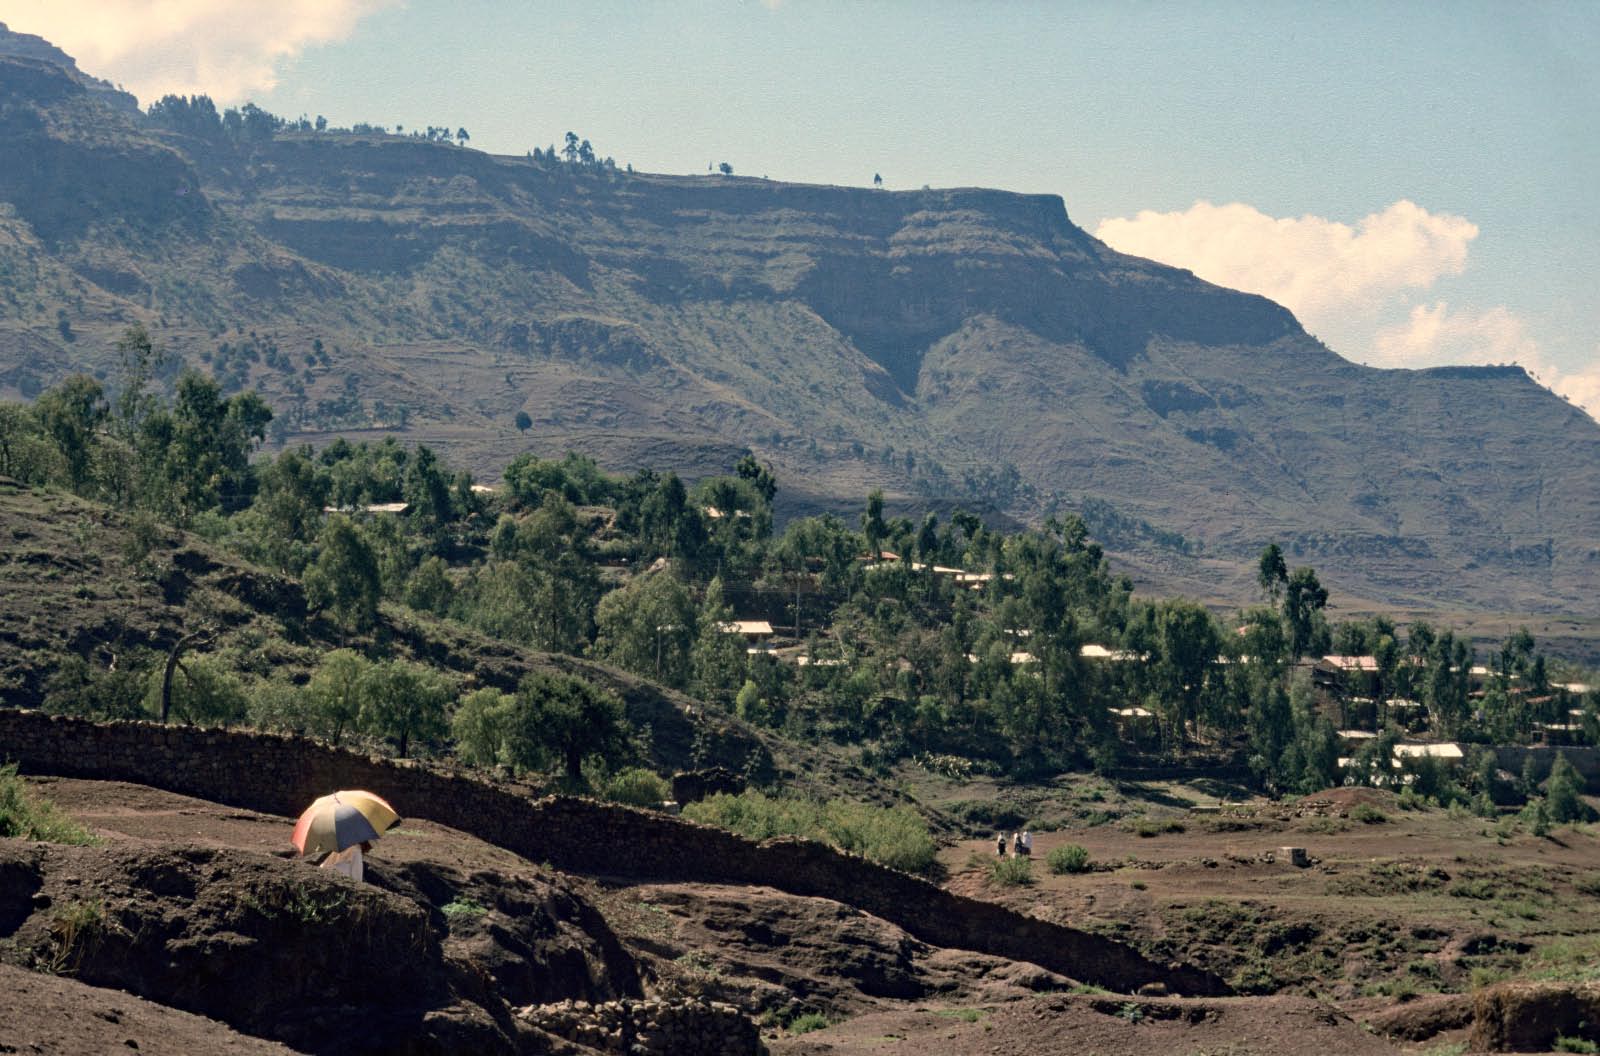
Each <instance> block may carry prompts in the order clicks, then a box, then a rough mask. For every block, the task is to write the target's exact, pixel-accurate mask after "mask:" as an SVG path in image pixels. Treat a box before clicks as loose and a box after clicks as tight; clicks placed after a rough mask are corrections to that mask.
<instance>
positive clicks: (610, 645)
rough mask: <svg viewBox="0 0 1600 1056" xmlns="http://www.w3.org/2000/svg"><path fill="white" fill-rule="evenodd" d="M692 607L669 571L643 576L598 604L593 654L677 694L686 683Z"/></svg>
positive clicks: (692, 640)
mask: <svg viewBox="0 0 1600 1056" xmlns="http://www.w3.org/2000/svg"><path fill="white" fill-rule="evenodd" d="M695 615H696V614H695V605H694V599H693V598H692V597H691V596H690V594H689V591H688V588H686V587H685V586H684V585H683V583H682V581H680V580H679V579H678V577H677V576H675V575H673V574H672V573H671V572H670V571H660V572H648V573H646V574H644V575H642V576H637V577H635V578H634V579H633V580H632V581H631V582H630V583H629V584H628V585H627V586H625V587H623V588H622V589H620V590H614V591H612V592H611V593H610V594H607V595H606V596H605V597H604V598H601V599H600V607H599V611H598V612H597V613H596V614H595V623H596V624H597V626H598V628H599V636H598V637H597V638H596V639H595V651H596V652H597V653H598V654H599V655H600V656H602V657H604V658H605V659H607V660H609V661H611V662H612V663H614V664H617V665H618V666H620V667H625V668H627V669H628V670H629V671H632V672H634V673H635V674H640V675H645V676H646V677H650V678H654V679H655V680H656V681H658V682H663V683H665V684H666V685H669V686H672V687H674V688H676V689H682V688H684V686H685V685H687V683H688V679H689V673H690V662H689V652H690V646H691V643H693V642H694V640H695Z"/></svg>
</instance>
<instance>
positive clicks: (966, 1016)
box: [934, 1008, 986, 1023]
mask: <svg viewBox="0 0 1600 1056" xmlns="http://www.w3.org/2000/svg"><path fill="white" fill-rule="evenodd" d="M985 1014H986V1013H985V1012H984V1011H983V1009H981V1008H941V1009H939V1010H938V1011H936V1012H935V1013H934V1015H936V1016H943V1017H944V1018H945V1019H959V1020H961V1022H963V1023H976V1022H978V1020H980V1019H982V1018H983V1017H984V1015H985Z"/></svg>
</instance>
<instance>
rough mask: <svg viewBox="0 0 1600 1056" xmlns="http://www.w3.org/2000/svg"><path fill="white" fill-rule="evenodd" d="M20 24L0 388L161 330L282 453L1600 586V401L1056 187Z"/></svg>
mask: <svg viewBox="0 0 1600 1056" xmlns="http://www.w3.org/2000/svg"><path fill="white" fill-rule="evenodd" d="M18 39H19V38H18V37H17V36H16V35H8V34H4V33H0V158H3V159H6V160H0V394H4V395H13V396H14V395H16V394H21V395H32V394H33V393H35V392H37V391H38V390H39V388H40V387H41V386H44V385H48V384H50V383H52V382H54V381H55V380H57V379H59V378H60V377H61V376H63V375H64V374H65V373H67V372H69V371H70V370H73V369H79V368H84V367H88V368H91V369H99V370H101V371H112V370H114V364H113V363H112V354H111V352H110V346H111V343H112V340H113V339H114V337H115V335H116V334H117V333H118V332H119V331H120V330H121V328H122V327H123V326H125V325H126V324H127V323H128V322H131V321H133V320H135V319H140V320H145V321H147V322H148V323H149V324H150V325H151V326H152V328H153V330H154V331H155V333H156V335H157V338H158V340H159V341H160V342H161V343H162V344H163V345H164V346H165V347H166V348H168V349H169V350H171V351H173V352H175V353H177V354H178V355H180V356H182V357H184V358H186V359H187V360H189V361H190V362H192V363H196V364H198V365H204V366H207V367H208V368H209V369H211V370H213V371H214V372H215V373H217V374H218V376H219V377H222V378H223V379H224V380H225V381H226V383H227V384H229V385H230V386H239V385H245V384H249V385H254V386H256V387H258V388H260V389H261V390H262V391H263V392H264V393H265V394H266V395H267V397H268V399H269V400H270V401H271V402H272V403H273V404H274V405H275V406H276V407H277V408H278V410H279V418H278V421H277V423H276V428H277V429H278V432H277V433H276V434H275V439H276V440H278V441H279V442H294V441H300V440H312V441H315V440H318V439H320V438H324V437H328V436H331V435H334V434H363V433H370V432H371V431H374V430H376V431H397V432H401V433H403V434H405V435H407V436H410V437H413V438H416V439H425V440H428V441H429V442H432V443H436V444H439V445H441V446H444V447H446V448H448V449H450V453H451V455H452V457H454V458H456V459H459V460H462V461H465V462H467V463H469V464H471V465H473V466H474V467H475V468H476V469H477V470H478V471H479V472H480V473H481V474H482V475H485V476H489V477H493V476H494V475H495V474H496V473H497V472H498V470H499V468H500V467H501V466H502V465H503V464H504V463H505V462H506V461H507V460H509V459H510V458H511V457H512V456H513V455H514V454H516V453H518V452H520V451H522V450H526V449H528V448H530V447H531V448H533V449H535V450H538V451H540V452H541V453H544V454H556V453H559V452H560V451H561V450H563V449H567V448H573V449H581V450H584V451H586V452H589V453H591V454H593V455H594V456H595V457H596V458H597V459H599V460H600V461H601V462H602V463H603V464H605V465H608V466H610V467H613V468H618V469H625V468H630V467H632V466H635V465H640V464H644V465H652V466H656V467H658V468H668V467H672V468H678V469H680V470H683V469H688V470H689V471H690V472H710V471H715V470H720V469H724V468H725V467H726V466H727V465H729V464H730V463H731V462H732V461H733V460H734V459H736V458H737V457H738V455H739V454H740V453H742V452H743V451H744V450H746V449H750V450H754V451H755V452H756V453H757V454H758V455H759V456H760V457H762V458H764V459H767V460H770V461H771V462H772V463H773V464H774V466H775V468H776V469H777V472H778V474H779V477H780V480H781V481H782V482H783V484H784V490H783V492H782V494H781V498H782V499H783V500H784V501H785V502H787V503H788V504H789V508H790V509H791V510H793V511H800V510H805V509H814V508H818V507H828V506H832V507H852V506H854V505H855V504H857V503H859V502H860V499H861V497H862V496H863V495H864V494H865V492H866V491H867V490H868V489H869V488H870V487H872V486H874V485H875V484H878V483H883V484H885V485H886V486H887V487H888V488H889V490H890V491H891V493H892V494H891V498H893V497H895V495H898V496H899V498H900V499H901V500H902V504H903V505H917V504H921V503H927V502H936V503H941V504H943V503H949V502H955V501H965V502H968V503H978V504H983V503H987V504H989V505H991V506H992V507H994V508H997V509H1002V510H1005V511H1007V512H1010V513H1012V514H1014V515H1018V516H1024V517H1032V516H1040V515H1042V514H1043V513H1044V512H1047V511H1048V510H1050V509H1053V508H1058V507H1066V508H1074V507H1076V506H1077V505H1078V504H1079V502H1080V500H1081V499H1082V498H1083V497H1084V496H1092V497H1095V498H1097V499H1100V500H1104V501H1105V502H1107V503H1109V504H1110V512H1109V514H1107V513H1106V510H1105V508H1104V507H1101V508H1100V509H1101V512H1102V517H1101V519H1100V522H1099V523H1096V522H1095V520H1094V518H1091V527H1093V528H1095V529H1096V532H1097V534H1098V535H1100V536H1101V537H1102V538H1105V539H1106V541H1107V542H1108V544H1109V546H1110V549H1111V550H1112V552H1113V553H1114V554H1116V555H1118V556H1119V557H1121V558H1122V559H1124V560H1125V561H1126V562H1127V563H1128V567H1130V568H1131V569H1132V570H1133V571H1134V572H1135V573H1136V575H1137V578H1139V579H1140V580H1141V581H1143V582H1146V583H1149V584H1151V585H1154V586H1157V587H1173V586H1177V587H1181V588H1183V589H1190V590H1194V591H1195V592H1197V593H1202V594H1205V595H1207V596H1209V597H1212V598H1214V599H1216V600H1221V599H1222V598H1226V597H1231V598H1232V599H1233V600H1242V599H1243V598H1244V597H1246V596H1247V595H1249V594H1250V593H1251V592H1252V588H1251V587H1250V584H1249V575H1248V562H1249V561H1251V560H1252V559H1253V557H1254V555H1255V554H1256V553H1257V552H1258V551H1259V549H1260V547H1261V546H1262V545H1263V544H1264V543H1265V542H1267V541H1271V540H1277V541H1281V542H1284V543H1285V544H1286V545H1287V549H1289V551H1290V552H1291V559H1292V560H1294V561H1296V562H1297V563H1314V564H1316V565H1317V566H1318V568H1319V571H1322V572H1323V573H1324V577H1325V578H1326V579H1328V580H1330V581H1332V582H1333V583H1335V584H1336V585H1338V586H1339V587H1340V588H1341V589H1342V590H1343V591H1345V592H1346V593H1347V595H1350V594H1353V595H1354V596H1355V597H1356V598H1357V599H1359V600H1360V601H1363V602H1369V603H1381V604H1388V605H1399V606H1407V607H1414V608H1421V609H1429V608H1432V609H1438V608H1452V609H1468V610H1470V609H1485V610H1519V611H1546V612H1562V611H1566V612H1580V611H1583V606H1584V604H1585V599H1587V598H1590V597H1592V596H1593V594H1594V592H1595V590H1596V589H1597V588H1600V425H1597V424H1596V423H1595V422H1594V421H1593V420H1592V419H1589V418H1588V417H1586V416H1585V415H1583V414H1582V413H1581V412H1579V411H1577V410H1575V409H1574V408H1572V407H1570V406H1569V405H1567V404H1565V403H1563V402H1562V401H1560V400H1559V399H1557V398H1556V397H1554V396H1552V395H1551V394H1550V393H1549V392H1547V391H1546V390H1544V389H1542V388H1540V387H1539V386H1537V385H1536V384H1534V383H1533V382H1532V381H1531V380H1530V379H1529V378H1528V377H1527V376H1526V375H1525V374H1524V373H1523V372H1522V371H1521V370H1520V369H1518V368H1453V369H1444V370H1431V371H1395V370H1389V371H1384V370H1375V369H1371V368H1366V367H1360V366H1356V365H1354V364H1351V363H1349V362H1347V361H1345V360H1343V359H1341V358H1339V357H1338V356H1337V355H1335V354H1334V353H1333V352H1331V351H1329V350H1328V349H1326V348H1325V347H1323V346H1322V345H1321V344H1319V343H1318V342H1316V341H1315V340H1314V339H1312V338H1311V337H1310V336H1309V335H1307V334H1306V333H1305V332H1304V331H1303V330H1302V329H1301V328H1300V326H1299V325H1298V324H1297V323H1296V322H1295V320H1294V319H1293V317H1292V316H1291V315H1290V314H1289V313H1288V312H1287V311H1285V310H1284V309H1283V308H1281V307H1279V306H1278V305H1275V304H1273V303H1271V302H1269V301H1267V300H1265V299H1263V298H1260V297H1255V296H1251V295H1246V294H1241V293H1237V292H1234V291H1229V290H1225V289H1221V288H1219V287H1216V286H1212V285H1210V284H1208V283H1205V282H1202V281H1200V280H1199V279H1197V278H1195V277H1194V276H1193V275H1192V274H1190V273H1188V272H1186V271H1181V270H1178V269H1173V268H1168V267H1164V266H1161V265H1158V264H1155V263H1152V262H1150V261H1145V260H1140V259H1138V258H1133V257H1128V256H1124V255H1122V254H1118V253H1116V252H1114V251H1112V250H1111V249H1109V248H1108V247H1106V246H1105V245H1103V244H1102V243H1100V242H1098V241H1096V240H1095V239H1093V238H1092V237H1090V236H1089V235H1088V234H1086V233H1085V232H1084V231H1082V230H1081V229H1080V228H1078V227H1076V226H1075V225H1073V224H1072V223H1071V221H1070V220H1069V219H1068V216H1067V213H1066V210H1065V208H1064V207H1063V203H1062V202H1061V200H1060V199H1059V198H1056V197H1054V196H1042V195H1034V196H1027V195H1015V194H1008V193H1004V192H999V191H987V190H975V189H964V190H938V191H935V190H927V191H919V192H904V193H888V192H881V191H866V190H856V189H849V188H838V187H815V186H803V185H793V184H784V183H777V182H771V181H766V180H758V179H735V178H728V177H687V178H680V177H664V176H651V175H634V174H628V173H622V172H619V171H616V170H614V169H608V168H605V167H585V166H573V165H565V164H560V163H555V162H533V161H531V160H529V159H520V158H501V157H492V156H489V155H485V154H481V153H478V152H475V151H470V150H464V149H460V148H457V147H454V146H450V145H446V144H441V143H434V142H428V141H425V140H419V139H413V138H409V137H398V136H392V135H390V136H385V135H377V134H362V135H357V134H352V133H333V132H325V133H314V132H309V131H306V132H296V131H287V130H282V129H280V130H278V131H277V132H276V133H275V134H272V133H270V131H258V132H256V133H251V132H249V130H248V129H246V130H245V131H244V132H242V133H236V134H224V132H223V129H222V127H221V126H220V125H218V126H216V128H215V129H212V128H211V127H210V126H207V125H205V124H203V123H200V124H194V125H192V126H184V127H186V128H188V130H187V131H176V130H175V127H174V122H171V121H168V122H166V123H165V124H163V123H161V122H157V121H155V120H152V119H150V118H146V117H143V116H141V115H139V114H138V113H137V111H135V110H131V109H129V108H128V107H127V106H126V105H123V104H121V103H120V102H119V98H120V97H117V96H113V95H109V94H108V93H107V92H106V91H105V90H103V88H96V87H95V86H94V85H93V84H91V83H90V82H89V81H88V79H87V78H84V77H83V75H81V74H79V73H77V72H76V70H75V69H73V68H71V67H69V66H67V65H64V64H63V62H62V60H61V59H60V58H54V57H52V56H51V55H49V54H46V53H45V52H44V50H43V49H42V48H41V47H40V44H33V45H29V46H28V47H23V46H22V45H20V44H17V43H16V41H17V40H18ZM29 39H33V40H36V38H29ZM40 43H42V42H40ZM45 47H46V48H47V47H48V46H45ZM19 52H25V53H26V54H22V55H18V54H17V53H19ZM57 54H59V53H57ZM519 411H521V412H525V413H527V414H528V415H529V416H530V417H531V418H532V420H533V423H534V424H533V427H532V428H531V430H529V431H528V432H527V433H522V432H519V431H518V430H517V429H516V427H515V425H514V420H515V417H516V415H517V413H518V412H519ZM1170 533H1176V534H1170ZM1177 535H1181V536H1182V537H1183V540H1184V542H1185V544H1186V545H1181V546H1175V545H1173V544H1174V543H1175V541H1176V536H1177ZM1163 544H1167V545H1163Z"/></svg>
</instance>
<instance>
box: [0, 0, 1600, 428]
mask: <svg viewBox="0 0 1600 1056" xmlns="http://www.w3.org/2000/svg"><path fill="white" fill-rule="evenodd" d="M0 21H3V22H6V23H8V24H9V25H10V26H11V28H12V29H15V30H18V31H21V32H30V33H38V34H40V35H42V36H45V37H46V38H48V39H50V40H51V41H52V42H54V43H56V44H57V45H59V46H60V47H62V48H63V49H65V50H66V51H67V52H68V53H70V54H72V55H74V56H75V57H76V58H77V59H78V62H79V65H80V66H81V67H82V68H83V69H84V70H85V71H87V72H89V73H92V74H94V75H96V76H100V77H104V78H106V79H108V80H111V81H114V82H117V83H120V84H122V85H124V86H125V87H127V88H128V89H129V90H131V91H133V92H134V93H136V94H137V95H138V96H139V97H140V99H141V101H143V102H145V103H146V104H148V103H149V102H150V101H151V100H152V99H155V98H157V97H159V96H160V95H162V94H165V93H167V92H178V93H196V92H204V93H207V94H209V95H211V96H212V97H213V98H214V99H216V100H217V101H218V102H219V103H228V104H235V105H236V104H239V103H242V102H244V101H246V100H250V101H254V102H256V103H257V104H258V105H260V106H263V107H265V108H266V109H268V110H271V111H273V112H274V113H278V114H282V115H284V116H289V117H295V116H299V115H301V114H305V115H307V116H311V117H315V116H317V115H319V114H320V115H324V116H326V117H327V118H328V120H329V121H330V122H331V123H333V124H335V125H349V124H352V123H355V122H358V121H366V122H370V123H372V124H382V125H388V126H391V127H392V126H394V125H396V124H401V125H404V126H405V127H406V128H407V129H410V128H412V127H422V126H426V125H448V126H449V127H451V128H457V127H464V128H466V129H467V130H468V133H469V134H470V136H471V143H470V145H471V146H472V147H473V148H475V149H480V150H487V151H491V152H494V153H506V154H518V155H520V154H522V153H524V152H525V151H527V150H529V149H531V148H533V147H536V146H547V145H549V144H551V143H555V142H558V141H559V140H560V139H561V137H562V135H563V134H564V133H565V132H566V131H568V130H569V129H570V130H573V131H576V132H577V133H578V134H579V135H580V136H583V137H585V138H587V139H589V140H591V141H592V142H593V143H594V146H595V148H596V150H597V151H598V153H599V154H600V155H601V156H602V157H604V156H606V155H610V156H613V157H614V158H615V159H616V161H617V163H618V164H619V165H623V164H629V163H631V164H632V165H633V166H634V167H635V168H637V169H642V170H645V171H651V172H668V173H702V172H705V171H706V169H707V167H708V166H709V165H711V164H713V163H719V162H723V161H726V162H728V163H729V164H731V165H732V166H733V167H734V170H735V171H736V172H737V173H739V174H742V175H754V176H770V177H771V178H773V179H784V180H795V181H806V182H818V183H839V184H850V185H855V186H866V185H870V184H871V182H872V178H873V175H874V174H882V176H883V179H884V185H885V187H886V188H888V189H890V190H894V189H908V188H918V187H922V186H924V185H929V186H934V187H950V186H986V187H998V188H1002V189H1006V190H1014V191H1022V192H1029V193H1049V194H1057V195H1060V196H1061V197H1062V198H1063V200H1064V201H1065V203H1066V207H1067V211H1068V214H1069V215H1070V216H1071V218H1072V219H1073V221H1074V222H1075V223H1077V224H1078V225H1079V226H1081V227H1083V228H1085V229H1086V230H1088V231H1089V232H1090V233H1092V234H1094V235H1096V236H1097V237H1099V238H1101V239H1102V240H1104V241H1106V242H1107V243H1109V244H1110V245H1111V246H1113V247H1114V248H1116V249H1119V250H1122V251H1125V252H1129V253H1135V254H1138V255H1140V256H1146V257H1151V258H1153V259H1156V260H1160V261H1163V262H1165V263H1169V264H1174V265H1177V266H1180V267H1185V268H1189V269H1191V270H1192V271H1194V272H1195V273H1196V274H1197V275H1199V276H1201V277H1202V278H1205V279H1208V280H1211V281H1213V282H1218V283H1221V284H1223V285H1227V286H1232V287H1235V288H1238V289H1244V290H1249V291H1251V292H1255V293H1261V294H1264V295H1266V296H1268V297H1271V298H1273V299H1274V300H1276V301H1278V302H1280V303H1282V304H1284V305H1285V306H1287V307H1288V308H1289V309H1290V310H1292V311H1293V312H1294V313H1295V314H1296V316H1297V317H1298V318H1299V319H1300V321H1301V323H1302V324H1303V325H1304V326H1305V327H1306V329H1307V330H1309V331H1310V332H1311V333H1313V334H1315V335H1316V336H1317V337H1319V338H1321V339H1322V340H1323V341H1324V342H1325V343H1326V344H1327V345H1328V346H1329V347H1331V348H1333V349H1334V351H1336V352H1338V353H1340V354H1341V355H1344V356H1345V357H1347V358H1349V359H1353V360H1356V361H1358V362H1362V363H1369V364H1373V365H1376V366H1389V367H1421V366H1433V365H1438V364H1444V363H1513V362H1515V363H1520V364H1521V365H1523V366H1524V367H1527V368H1528V369H1529V370H1530V372H1532V373H1533V374H1534V376H1535V377H1536V378H1538V379H1539V380H1540V381H1541V382H1542V383H1543V384H1545V385H1547V386H1549V387H1551V388H1552V389H1554V390H1555V391H1556V392H1558V393H1561V394H1562V395H1564V396H1566V397H1567V398H1569V399H1571V400H1572V401H1573V402H1574V403H1577V404H1579V405H1581V406H1584V407H1585V408H1586V409H1587V410H1589V412H1590V413H1591V414H1593V415H1595V416H1596V417H1600V284H1597V283H1596V277H1597V274H1600V268H1597V267H1596V264H1597V258H1596V255H1597V253H1600V209H1597V208H1596V207H1595V202H1594V198H1595V191H1596V188H1600V3H1592V2H1580V0H1569V2H1562V3H1555V2H1544V3H1541V2H1538V0H1526V2H1519V3H1510V2H1505V3H1482V2H1474V0H1450V2H1427V0H1407V2H1386V3H1366V2H1360V0H1352V2H1345V3H1338V4H1328V3H1325V2H1320V0H1319V2H1303V3H1302V2H1296V0H1258V2H1255V3H1236V2H1230V0H1209V2H1207V3H1205V4H1194V3H1191V2H1177V0H1173V2H1132V0H1122V2H1116V3H1113V2H1110V0H1104V2H1096V3H1070V2H1060V0H1058V2H1022V0H986V2H977V3H974V2H970V0H961V2H955V0H951V2H945V0H904V2H900V0H876V2H873V3H865V2H860V0H855V2H847V0H838V2H825V0H648V2H647V0H637V2H622V0H560V2H555V0H549V2H546V0H514V2H513V0H270V2H259V0H0Z"/></svg>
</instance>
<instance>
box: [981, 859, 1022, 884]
mask: <svg viewBox="0 0 1600 1056" xmlns="http://www.w3.org/2000/svg"><path fill="white" fill-rule="evenodd" d="M989 879H990V880H993V881H994V882H995V883H997V884H999V885H1000V886H1001V887H1021V886H1022V885H1023V884H1031V883H1033V862H1032V860H1030V859H1028V858H1016V857H1011V858H995V859H993V860H991V861H990V863H989Z"/></svg>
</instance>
